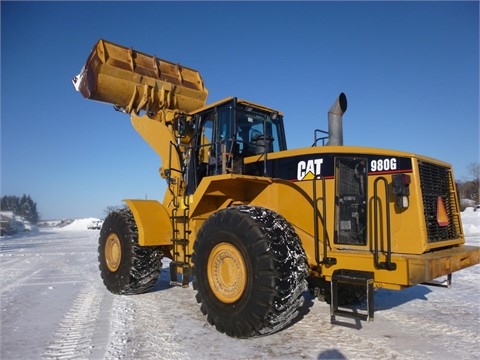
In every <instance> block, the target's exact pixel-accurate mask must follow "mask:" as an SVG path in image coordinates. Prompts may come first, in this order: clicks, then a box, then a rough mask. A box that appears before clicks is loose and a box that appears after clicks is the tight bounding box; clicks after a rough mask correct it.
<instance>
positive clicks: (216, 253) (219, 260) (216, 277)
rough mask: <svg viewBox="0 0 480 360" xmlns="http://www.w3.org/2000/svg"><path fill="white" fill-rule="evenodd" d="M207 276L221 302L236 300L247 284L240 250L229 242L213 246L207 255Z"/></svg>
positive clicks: (245, 268) (229, 302) (245, 269)
mask: <svg viewBox="0 0 480 360" xmlns="http://www.w3.org/2000/svg"><path fill="white" fill-rule="evenodd" d="M207 276H208V282H209V284H210V288H211V289H212V292H213V293H214V295H215V296H216V297H217V298H218V299H219V300H220V301H222V302H223V303H226V304H231V303H234V302H236V301H238V300H239V299H240V298H241V297H242V295H243V293H244V292H245V288H246V285H247V267H246V266H245V261H244V259H243V256H242V254H241V253H240V251H239V250H238V249H237V248H236V247H235V246H234V245H232V244H230V243H220V244H218V245H217V246H215V247H214V248H213V250H212V252H211V253H210V256H209V257H208V265H207Z"/></svg>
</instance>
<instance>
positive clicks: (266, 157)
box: [73, 40, 480, 338]
mask: <svg viewBox="0 0 480 360" xmlns="http://www.w3.org/2000/svg"><path fill="white" fill-rule="evenodd" d="M73 84H74V86H75V88H76V89H77V90H78V91H79V92H81V94H82V95H83V96H84V97H85V98H87V99H92V100H97V101H101V102H105V103H110V104H113V105H114V108H115V109H116V110H118V111H121V112H124V113H126V114H129V115H130V118H131V121H132V125H133V127H134V128H135V130H136V131H137V132H138V133H139V134H140V135H141V136H142V137H143V138H144V139H145V141H146V142H147V143H148V144H149V145H150V146H151V147H152V148H153V149H154V150H155V151H156V152H157V154H158V155H159V156H160V158H161V162H162V167H161V168H160V175H161V177H162V178H164V179H165V180H166V183H167V186H166V193H165V197H164V199H163V201H162V202H159V201H152V200H137V199H128V200H125V203H126V205H127V206H126V208H125V209H122V210H119V211H113V212H111V213H110V214H109V215H108V216H107V217H106V219H105V222H104V224H103V227H102V229H101V231H100V239H99V247H98V249H99V263H100V272H101V276H102V278H103V281H104V284H105V286H106V287H107V288H108V289H109V290H110V291H111V292H113V293H115V294H138V293H143V292H146V291H148V290H150V289H152V288H153V287H154V286H155V283H156V281H157V280H158V277H159V274H160V271H161V267H162V258H164V257H167V258H169V259H171V262H170V275H171V282H172V283H173V284H178V285H183V286H185V287H188V286H189V283H190V281H192V284H193V288H194V289H195V290H196V291H197V293H196V298H197V300H198V302H199V303H200V309H201V311H202V313H203V314H204V315H206V318H207V320H208V322H209V323H210V324H212V325H214V326H215V327H216V329H217V330H218V331H220V332H223V333H226V334H227V335H229V336H232V337H238V338H248V337H252V336H257V335H265V334H270V333H273V332H275V331H278V330H280V329H282V328H284V327H285V326H286V325H288V324H289V323H290V322H291V321H292V319H294V318H295V316H296V315H297V312H298V308H299V307H300V306H301V304H302V302H303V299H304V293H305V291H307V290H309V291H310V292H311V294H313V295H315V296H316V297H318V298H319V299H321V300H325V301H327V302H328V303H329V304H330V315H331V321H332V322H334V321H335V318H336V317H337V316H345V317H350V318H359V319H361V320H373V317H374V290H375V289H377V288H385V289H394V290H401V289H404V288H407V287H409V286H414V285H417V284H421V283H433V282H434V281H437V282H438V279H439V278H441V277H446V279H447V282H446V284H447V286H449V285H450V282H451V274H452V273H453V272H455V271H458V270H461V269H464V268H466V267H468V266H473V265H475V264H478V262H479V254H480V250H479V248H478V247H473V246H466V245H464V234H463V229H462V224H461V219H460V210H459V201H458V196H457V193H456V188H455V182H454V177H453V172H452V168H451V166H450V165H449V164H447V163H445V162H442V161H439V160H436V159H432V158H428V157H425V156H420V155H416V154H412V153H408V152H401V151H394V150H385V149H376V148H369V147H352V146H344V145H343V135H342V116H343V114H344V112H345V111H346V109H347V99H346V96H345V95H344V94H343V93H342V94H340V96H339V97H338V98H337V99H336V100H335V102H334V103H333V105H332V107H331V108H330V110H329V111H328V131H320V130H315V139H314V143H313V145H312V146H308V147H305V148H301V149H291V150H289V149H287V143H286V134H285V128H284V123H283V115H282V113H281V112H280V111H278V110H275V109H271V108H268V107H266V106H263V105H259V104H256V103H253V102H250V101H246V100H241V99H237V98H235V97H231V98H226V99H224V100H221V101H218V102H216V103H213V104H210V105H206V99H207V94H208V92H207V89H206V88H205V86H204V83H203V80H202V78H201V76H200V74H199V73H198V72H197V71H196V70H193V69H191V68H187V67H184V66H181V65H179V64H174V63H171V62H168V61H164V60H162V59H159V58H157V57H155V56H150V55H147V54H144V53H141V52H139V51H135V50H133V49H131V48H127V47H123V46H119V45H116V44H113V43H111V42H108V41H105V40H100V41H99V42H98V43H97V44H96V45H95V46H94V48H93V50H92V52H91V54H90V56H89V58H88V60H87V62H86V64H85V65H84V67H83V69H82V70H81V72H80V74H79V75H78V76H76V77H75V78H74V79H73ZM359 300H365V301H364V302H363V304H364V305H363V308H362V309H361V311H354V310H353V309H352V308H351V307H348V304H349V303H352V302H355V301H359Z"/></svg>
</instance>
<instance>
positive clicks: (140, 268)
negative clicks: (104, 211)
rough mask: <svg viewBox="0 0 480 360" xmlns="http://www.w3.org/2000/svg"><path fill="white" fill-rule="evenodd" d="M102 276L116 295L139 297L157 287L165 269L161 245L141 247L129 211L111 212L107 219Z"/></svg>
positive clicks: (101, 253) (101, 248)
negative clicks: (163, 267)
mask: <svg viewBox="0 0 480 360" xmlns="http://www.w3.org/2000/svg"><path fill="white" fill-rule="evenodd" d="M98 261H99V268H100V274H101V277H102V279H103V283H104V285H105V287H106V288H107V289H108V290H109V291H110V292H112V293H114V294H124V295H127V294H128V295H130V294H140V293H144V292H147V291H149V290H150V289H152V288H153V287H154V286H155V283H156V282H157V280H158V277H159V276H160V271H161V268H162V253H161V251H160V248H159V247H158V246H148V247H147V246H140V245H139V244H138V229H137V225H136V223H135V219H134V218H133V215H132V212H131V211H130V209H122V210H119V211H112V212H111V213H110V214H108V216H107V218H106V219H105V221H104V223H103V226H102V229H101V230H100V238H99V242H98Z"/></svg>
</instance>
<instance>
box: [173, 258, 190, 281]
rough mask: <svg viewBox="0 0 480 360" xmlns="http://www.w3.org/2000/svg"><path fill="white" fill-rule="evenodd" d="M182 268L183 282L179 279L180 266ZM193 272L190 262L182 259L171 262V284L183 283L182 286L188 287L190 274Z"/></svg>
mask: <svg viewBox="0 0 480 360" xmlns="http://www.w3.org/2000/svg"><path fill="white" fill-rule="evenodd" d="M179 267H181V268H182V282H181V283H180V282H179V281H178V278H177V275H178V268H179ZM191 273H192V269H191V267H190V265H189V264H187V263H184V262H181V261H172V262H171V263H170V284H171V285H181V286H182V287H188V283H189V282H190V275H191Z"/></svg>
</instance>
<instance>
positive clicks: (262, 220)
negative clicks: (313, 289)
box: [192, 206, 307, 338]
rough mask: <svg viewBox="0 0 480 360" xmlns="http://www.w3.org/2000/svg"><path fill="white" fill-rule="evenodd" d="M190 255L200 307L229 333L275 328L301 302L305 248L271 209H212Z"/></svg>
mask: <svg viewBox="0 0 480 360" xmlns="http://www.w3.org/2000/svg"><path fill="white" fill-rule="evenodd" d="M192 261H193V263H194V267H193V274H194V280H193V286H194V289H196V290H197V295H196V298H197V301H198V302H199V303H200V304H201V307H200V308H201V311H202V313H203V314H204V315H207V321H208V322H209V323H210V324H212V325H214V326H215V327H216V329H217V330H218V331H220V332H222V333H226V334H227V335H228V336H232V337H237V338H248V337H252V336H258V335H267V334H271V333H274V332H276V331H279V330H281V329H283V328H284V327H286V326H287V325H288V324H289V323H290V322H291V321H292V320H293V319H294V318H295V317H296V315H297V310H298V308H299V307H300V306H301V305H302V304H303V292H304V291H305V290H306V289H307V284H306V276H307V261H306V256H305V252H304V250H303V248H302V246H301V243H300V239H299V237H298V235H297V234H296V233H295V231H294V229H293V227H292V226H291V225H290V224H289V223H288V222H287V221H286V220H285V219H284V218H283V217H281V216H279V215H278V214H276V213H275V212H273V211H271V210H268V209H264V208H260V207H252V206H234V207H230V208H227V209H223V210H220V211H218V212H216V213H215V214H213V215H211V216H210V217H209V218H208V219H207V220H206V221H205V223H204V224H203V226H202V227H201V229H200V231H199V232H198V236H197V240H196V241H195V244H194V252H193V257H192Z"/></svg>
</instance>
